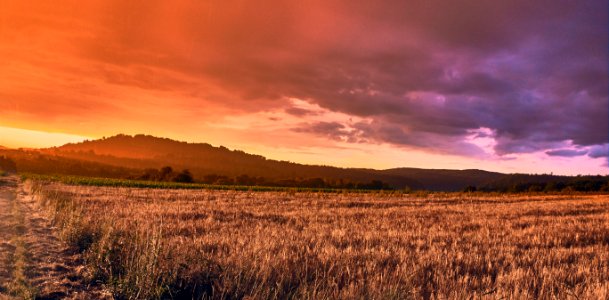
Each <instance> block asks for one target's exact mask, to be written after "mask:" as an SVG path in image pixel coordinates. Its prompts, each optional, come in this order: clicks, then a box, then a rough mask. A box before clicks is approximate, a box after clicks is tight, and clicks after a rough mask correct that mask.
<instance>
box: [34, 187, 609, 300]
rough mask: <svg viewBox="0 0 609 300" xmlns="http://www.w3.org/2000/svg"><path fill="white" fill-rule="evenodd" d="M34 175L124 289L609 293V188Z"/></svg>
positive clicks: (383, 295) (118, 289) (273, 294)
mask: <svg viewBox="0 0 609 300" xmlns="http://www.w3.org/2000/svg"><path fill="white" fill-rule="evenodd" d="M31 186H32V189H33V191H34V192H35V193H37V194H38V195H40V197H39V198H40V199H41V201H43V202H44V203H46V205H47V206H48V207H49V208H50V209H51V211H52V212H53V213H54V215H55V221H56V223H57V224H58V225H59V226H60V228H63V232H64V236H65V237H66V239H68V240H70V241H71V242H72V243H73V244H74V245H78V246H79V247H80V248H81V249H82V251H83V252H84V253H85V256H86V257H87V260H88V263H89V265H90V266H91V268H92V270H94V271H95V276H96V277H98V279H103V280H105V281H107V282H109V283H110V285H111V287H112V288H113V290H114V292H115V293H116V295H117V296H118V297H124V298H142V299H143V298H158V297H174V298H179V297H184V296H187V297H188V298H190V297H191V296H193V295H194V297H195V298H202V297H210V298H217V299H234V298H236V299H242V298H254V299H277V298H282V299H283V298H309V299H338V298H343V299H360V298H361V299H364V298H369V299H408V298H412V299H447V298H448V299H471V298H475V299H480V298H482V299H484V298H488V299H499V298H509V299H522V298H527V299H530V298H539V299H552V298H558V299H569V298H571V299H607V298H609V197H608V196H526V195H520V196H514V195H512V196H493V197H490V196H488V197H485V196H481V195H477V196H473V195H467V194H430V195H427V196H425V197H418V198H414V197H413V196H408V195H392V194H324V193H289V192H239V191H193V190H154V189H133V188H101V187H82V186H66V185H61V184H56V183H55V184H42V183H34V184H31Z"/></svg>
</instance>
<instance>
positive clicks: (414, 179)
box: [41, 134, 504, 190]
mask: <svg viewBox="0 0 609 300" xmlns="http://www.w3.org/2000/svg"><path fill="white" fill-rule="evenodd" d="M41 151H43V152H46V153H49V154H53V155H59V156H65V157H70V158H75V159H81V160H87V161H93V162H96V163H105V164H109V165H113V166H116V167H128V168H137V169H146V168H160V167H162V166H164V165H170V166H172V167H174V168H177V169H189V170H191V171H192V172H193V174H194V175H195V178H196V179H199V180H201V179H202V178H203V177H204V176H206V175H209V174H218V175H224V176H240V175H243V174H246V175H249V176H261V177H268V178H271V179H274V180H282V179H293V178H313V177H322V178H330V179H333V180H343V179H345V180H353V181H358V182H368V181H371V180H381V181H383V182H386V183H388V184H389V185H390V186H391V187H393V188H406V187H408V188H413V189H431V190H461V189H463V188H464V187H466V186H469V185H480V184H483V183H485V182H486V181H491V180H496V179H497V178H499V177H501V176H503V175H504V174H501V173H497V172H489V171H484V170H477V169H469V170H451V169H422V168H406V167H402V168H391V169H385V170H377V169H371V168H341V167H334V166H325V165H306V164H300V163H295V162H289V161H280V160H274V159H269V158H266V157H264V156H261V155H256V154H249V153H246V152H244V151H241V150H230V149H228V148H226V147H224V146H218V147H215V146H212V145H210V144H208V143H189V142H184V141H176V140H172V139H169V138H161V137H155V136H152V135H144V134H136V135H133V136H132V135H125V134H118V135H115V136H111V137H107V138H102V139H98V140H91V141H83V142H81V143H70V144H66V145H63V146H59V147H52V148H47V149H41ZM219 162H221V163H219Z"/></svg>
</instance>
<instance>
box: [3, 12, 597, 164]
mask: <svg viewBox="0 0 609 300" xmlns="http://www.w3.org/2000/svg"><path fill="white" fill-rule="evenodd" d="M456 2H459V3H455V4H447V3H446V2H444V1H410V2H408V3H407V4H403V3H401V2H395V3H394V2H391V1H389V2H387V3H384V4H371V3H367V2H361V3H360V2H357V1H356V2H350V1H302V2H298V3H292V4H289V3H285V2H282V1H271V2H269V3H266V4H265V5H264V7H263V6H260V5H259V4H257V3H254V2H252V1H237V0H234V1H186V0H180V1H171V2H165V1H128V2H127V1H114V0H111V1H101V0H99V1H84V2H83V1H70V0H68V1H62V3H61V5H58V4H57V3H54V2H40V1H6V0H5V1H1V2H0V78H1V80H0V145H3V146H9V147H45V146H54V145H60V144H62V143H66V142H72V141H76V140H81V139H84V138H99V137H102V136H111V135H114V134H117V133H126V134H136V133H146V134H152V135H156V136H163V137H170V138H174V139H178V140H186V141H193V142H208V143H211V144H213V145H225V146H227V147H229V148H237V149H242V150H244V151H246V152H251V153H256V154H261V155H264V156H267V157H269V158H275V159H283V160H290V161H297V162H303V163H316V164H328V165H337V166H352V167H374V168H390V167H400V166H408V167H423V168H459V169H462V168H478V169H486V170H496V171H503V172H530V173H543V172H554V173H555V174H580V173H581V174H599V173H600V174H607V173H608V167H607V154H606V153H607V136H608V135H609V134H608V133H607V131H608V130H609V129H608V128H609V125H607V124H606V123H607V121H606V120H607V116H606V115H607V112H606V110H607V109H606V108H607V106H608V105H607V100H606V98H607V97H606V96H607V95H606V91H607V89H606V83H607V78H606V54H605V52H603V50H604V47H605V45H606V44H607V42H606V39H607V34H606V32H605V31H606V28H607V26H597V25H596V24H599V22H600V24H603V23H607V20H606V19H607V16H606V9H604V8H603V11H600V12H597V11H599V10H598V9H596V7H592V6H591V5H581V6H578V5H577V4H573V3H571V2H564V5H563V4H562V2H561V4H560V5H557V7H558V8H552V9H546V8H545V7H543V6H539V5H535V4H529V3H528V2H527V1H514V2H513V4H493V3H489V2H488V1H456ZM460 2H463V3H460ZM454 5H457V6H459V7H461V8H462V10H460V11H461V12H460V13H455V11H458V10H455V7H454ZM523 11H530V12H531V13H529V14H527V13H522V12H523ZM580 11H583V12H588V11H593V12H595V14H592V15H590V14H588V15H587V16H588V17H587V18H580V17H578V16H579V14H578V12H580ZM537 12H538V13H543V15H542V16H543V17H544V20H543V21H540V18H539V15H537V14H536V13H537ZM571 12H573V13H571ZM541 22H546V23H541ZM557 24H569V27H566V28H565V30H563V31H561V32H562V35H561V36H558V35H556V36H555V35H554V33H552V32H553V31H552V29H554V28H556V26H558V25H557ZM605 25H607V24H605ZM560 26H562V25H560ZM565 26H566V25H565ZM524 28H529V30H528V31H526V32H527V34H529V33H528V32H529V31H530V36H525V34H523V32H525V30H523V29H524ZM530 28H533V29H530ZM554 31H555V30H554ZM571 33H572V34H571ZM571 38H572V44H573V45H574V46H572V45H571ZM597 44H598V45H601V44H602V45H603V46H602V47H601V48H598V47H597V46H596V45H597ZM556 45H559V46H560V47H557V46H556ZM575 45H577V46H578V47H575ZM556 49H560V50H556ZM574 49H578V50H574ZM582 49H583V50H582ZM574 51H580V52H577V53H576V52H574ZM579 57H585V58H586V60H584V59H581V61H580V60H578V58H579ZM565 58H568V59H565ZM599 61H601V62H603V64H599V63H598V62H599ZM558 62H560V63H558ZM564 62H568V63H564ZM599 68H600V69H599ZM557 74H558V75H557ZM565 74H566V75H565ZM569 74H573V77H569V76H570V75H569ZM598 107H604V108H605V109H604V110H599V109H598ZM47 133H49V134H47Z"/></svg>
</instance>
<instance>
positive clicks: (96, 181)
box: [21, 173, 396, 193]
mask: <svg viewBox="0 0 609 300" xmlns="http://www.w3.org/2000/svg"><path fill="white" fill-rule="evenodd" d="M21 178H22V179H23V180H26V179H31V180H40V181H53V182H60V183H63V184H68V185H84V186H109V187H129V188H151V189H192V190H200V189H206V190H231V191H250V192H323V193H343V192H350V193H375V192H377V193H378V192H383V191H378V190H356V189H333V188H305V187H273V186H245V185H215V184H204V183H180V182H160V181H144V180H131V179H116V178H100V177H84V176H72V175H41V174H33V173H22V174H21ZM384 192H390V193H391V192H396V191H384Z"/></svg>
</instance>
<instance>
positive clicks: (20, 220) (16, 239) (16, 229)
mask: <svg viewBox="0 0 609 300" xmlns="http://www.w3.org/2000/svg"><path fill="white" fill-rule="evenodd" d="M11 215H12V218H13V226H12V228H11V230H12V231H13V234H12V238H11V241H10V243H11V245H13V246H14V247H15V250H14V251H13V253H11V255H9V257H8V261H9V265H10V268H11V277H12V281H11V282H10V283H9V284H8V285H7V290H8V292H9V294H10V295H13V296H15V297H19V298H20V299H34V298H35V296H36V290H35V289H34V288H33V287H32V286H30V284H29V283H28V281H27V277H26V275H25V272H26V268H27V259H28V253H27V246H26V243H25V240H24V235H25V234H26V230H27V229H26V225H25V216H24V214H23V211H22V210H21V209H20V208H19V205H18V204H17V201H16V200H14V199H13V200H12V201H11Z"/></svg>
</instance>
